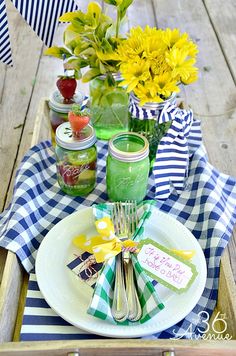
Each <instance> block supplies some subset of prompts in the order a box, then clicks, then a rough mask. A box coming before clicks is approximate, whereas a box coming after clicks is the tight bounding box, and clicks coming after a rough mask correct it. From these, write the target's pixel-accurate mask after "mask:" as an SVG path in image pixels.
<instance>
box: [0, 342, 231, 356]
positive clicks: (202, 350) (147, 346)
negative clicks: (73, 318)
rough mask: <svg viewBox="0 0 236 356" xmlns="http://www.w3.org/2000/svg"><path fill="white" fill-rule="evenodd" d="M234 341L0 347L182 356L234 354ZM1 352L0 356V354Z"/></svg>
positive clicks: (26, 353)
mask: <svg viewBox="0 0 236 356" xmlns="http://www.w3.org/2000/svg"><path fill="white" fill-rule="evenodd" d="M235 349H236V341H232V342H229V341H221V342H215V341H202V342H199V341H191V340H156V341H147V340H109V339H107V340H106V343H104V340H86V341H50V342H34V343H29V342H24V343H9V344H3V345H2V346H1V351H2V353H4V356H10V355H13V352H14V355H16V356H30V355H34V356H41V355H45V356H49V355H50V356H51V355H53V356H66V355H69V353H70V352H76V351H79V356H95V355H96V356H120V355H123V356H124V355H125V356H127V355H129V356H137V355H139V356H159V355H160V356H161V355H162V352H163V351H170V350H175V351H176V355H181V356H189V355H191V356H199V355H201V356H209V355H214V356H220V355H226V356H227V355H235ZM1 351H0V354H1Z"/></svg>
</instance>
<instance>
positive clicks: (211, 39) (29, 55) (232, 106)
mask: <svg viewBox="0 0 236 356" xmlns="http://www.w3.org/2000/svg"><path fill="white" fill-rule="evenodd" d="M88 2H89V1H87V0H86V1H80V3H81V8H82V9H83V10H85V9H86V8H87V4H88ZM99 2H100V3H101V4H102V5H103V6H106V5H104V4H103V1H99ZM6 3H7V8H8V17H9V23H10V24H11V26H10V36H11V43H12V49H13V61H14V66H13V67H12V68H10V67H6V66H4V65H3V64H0V120H1V121H0V122H1V131H0V172H1V176H0V210H1V211H3V210H4V209H5V208H7V206H8V204H9V203H10V201H11V197H12V191H13V185H14V177H15V173H16V170H17V168H18V166H19V163H20V161H21V159H22V157H23V156H24V154H25V153H26V151H27V150H28V149H29V148H30V147H31V144H32V136H33V133H34V132H36V133H37V137H36V136H34V137H33V142H35V140H36V141H40V140H45V139H47V138H48V137H49V136H48V127H46V124H45V127H41V126H40V130H38V131H37V129H36V131H35V123H37V112H38V107H39V105H40V102H41V99H42V98H43V97H46V98H48V97H49V96H50V94H51V93H52V92H53V91H54V90H55V89H56V85H55V83H56V79H57V75H59V74H62V72H63V68H62V63H61V61H59V60H57V59H52V58H49V57H46V56H44V55H43V50H44V46H43V44H42V42H41V40H40V39H39V38H38V37H37V36H36V34H35V33H34V32H33V31H32V30H31V28H30V27H29V26H28V25H27V24H26V23H25V22H24V20H23V19H22V18H21V17H20V16H19V14H18V12H17V11H16V10H15V8H14V6H13V5H12V3H11V2H10V1H6ZM108 11H109V15H112V13H111V9H109V10H108ZM147 24H148V25H149V26H157V27H159V28H166V27H170V28H179V29H180V30H181V32H187V33H189V35H190V37H191V38H192V39H193V40H194V41H195V42H196V43H197V45H198V47H199V55H198V62H197V66H198V68H199V79H198V81H197V82H196V83H194V84H193V85H190V86H188V87H186V88H184V87H183V88H182V89H181V95H180V96H181V98H182V99H183V100H184V101H185V102H186V103H187V104H188V105H189V106H191V108H192V109H193V112H194V116H195V117H196V118H199V119H200V120H201V123H202V132H203V140H204V144H205V146H206V149H207V152H208V156H209V160H210V162H211V163H212V165H213V166H215V167H216V168H217V169H218V170H219V171H221V172H224V173H226V174H229V175H232V176H234V177H236V155H235V152H234V151H235V146H234V145H235V144H236V135H235V133H236V90H235V80H236V51H235V48H236V3H235V1H234V0H228V1H226V2H225V3H224V4H222V2H221V1H220V0H214V1H213V0H196V1H188V0H178V1H176V0H146V1H143V0H134V3H133V4H132V6H131V7H130V9H129V11H128V24H127V27H128V28H129V27H131V26H137V25H140V26H142V27H144V26H145V25H147ZM63 30H64V25H63V24H60V25H59V27H58V30H57V32H56V35H55V39H54V43H55V44H57V45H60V44H61V43H62V33H63ZM78 86H79V87H80V86H81V89H82V90H83V91H84V92H85V93H86V92H88V88H87V87H86V86H84V85H82V84H80V83H78ZM41 105H42V104H41ZM225 253H226V254H228V255H229V261H230V267H231V269H232V272H233V276H234V280H236V235H235V233H234V234H233V236H232V238H231V241H230V243H229V245H228V248H227V251H225ZM6 258H14V257H12V256H11V257H9V254H8V252H7V251H6V250H4V249H2V248H0V281H1V278H2V275H3V272H4V266H5V262H6ZM14 278H15V279H22V278H24V274H23V272H22V269H21V268H20V267H19V266H18V265H17V262H15V277H14ZM19 292H20V291H18V293H19ZM2 302H3V296H1V295H0V306H1V303H2ZM16 310H17V305H15V306H14V305H13V306H12V309H11V311H10V312H9V317H10V318H14V314H15V313H16ZM1 317H2V316H1V315H0V325H1ZM6 341H7V340H6Z"/></svg>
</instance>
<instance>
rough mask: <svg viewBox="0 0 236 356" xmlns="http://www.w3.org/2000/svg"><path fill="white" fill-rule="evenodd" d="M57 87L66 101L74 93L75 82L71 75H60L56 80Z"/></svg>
mask: <svg viewBox="0 0 236 356" xmlns="http://www.w3.org/2000/svg"><path fill="white" fill-rule="evenodd" d="M57 87H58V90H59V91H60V93H61V95H62V96H63V98H64V99H65V101H66V102H68V101H70V99H71V98H73V96H74V94H75V90H76V87H77V82H76V80H75V78H73V77H67V76H60V77H59V79H58V80H57Z"/></svg>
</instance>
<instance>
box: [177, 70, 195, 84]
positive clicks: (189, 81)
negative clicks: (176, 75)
mask: <svg viewBox="0 0 236 356" xmlns="http://www.w3.org/2000/svg"><path fill="white" fill-rule="evenodd" d="M197 79H198V69H197V68H196V67H193V71H192V73H191V74H190V75H189V77H188V78H187V79H181V82H182V83H183V84H184V85H188V84H192V83H194V82H196V80H197Z"/></svg>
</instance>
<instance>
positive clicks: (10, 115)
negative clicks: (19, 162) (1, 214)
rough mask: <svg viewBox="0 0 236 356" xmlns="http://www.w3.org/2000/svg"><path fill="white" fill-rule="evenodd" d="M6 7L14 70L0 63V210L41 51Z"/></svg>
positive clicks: (31, 34) (12, 10)
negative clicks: (2, 79)
mask: <svg viewBox="0 0 236 356" xmlns="http://www.w3.org/2000/svg"><path fill="white" fill-rule="evenodd" d="M6 4H7V9H8V19H9V23H10V26H9V30H10V37H11V45H12V55H13V59H14V67H13V68H10V67H8V68H7V70H6V69H5V67H4V66H3V65H2V64H1V66H0V71H1V75H0V77H1V78H3V77H4V75H5V74H4V71H5V70H6V76H5V82H4V87H3V91H2V96H1V97H2V101H1V104H0V117H1V130H0V156H1V159H0V171H1V172H2V174H1V188H0V211H1V210H2V209H3V207H4V202H5V197H6V193H7V189H8V184H9V180H10V178H11V175H12V170H13V166H14V162H15V158H16V154H17V150H18V145H19V143H20V138H21V134H22V129H23V126H24V123H25V116H26V113H27V110H28V105H29V101H30V97H31V94H32V90H33V87H32V81H33V79H34V78H35V74H36V72H37V66H38V62H39V55H40V53H41V48H42V42H41V41H40V39H39V38H38V37H37V36H36V34H35V33H34V32H33V31H32V30H31V29H30V27H29V26H27V25H26V23H25V21H24V20H23V19H22V17H21V16H20V15H19V13H18V12H17V11H16V9H15V8H14V6H13V4H12V3H11V1H10V0H8V1H6Z"/></svg>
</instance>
